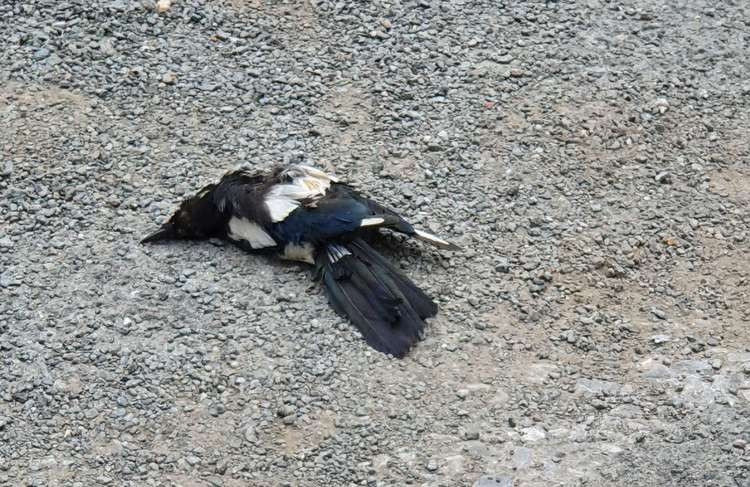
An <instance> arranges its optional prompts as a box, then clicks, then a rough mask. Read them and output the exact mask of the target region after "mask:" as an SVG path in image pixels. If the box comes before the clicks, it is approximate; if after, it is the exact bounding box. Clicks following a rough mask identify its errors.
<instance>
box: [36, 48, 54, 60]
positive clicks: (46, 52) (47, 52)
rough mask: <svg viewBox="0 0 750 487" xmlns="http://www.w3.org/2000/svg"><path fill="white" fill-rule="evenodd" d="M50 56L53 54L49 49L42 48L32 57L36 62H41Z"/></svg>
mask: <svg viewBox="0 0 750 487" xmlns="http://www.w3.org/2000/svg"><path fill="white" fill-rule="evenodd" d="M50 54H52V53H51V52H50V50H49V49H47V48H46V47H41V48H39V49H37V50H36V51H34V54H33V55H32V57H33V58H34V59H35V60H36V61H41V60H43V59H47V58H48V57H49V56H50Z"/></svg>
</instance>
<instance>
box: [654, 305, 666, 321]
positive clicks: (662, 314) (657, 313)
mask: <svg viewBox="0 0 750 487" xmlns="http://www.w3.org/2000/svg"><path fill="white" fill-rule="evenodd" d="M651 314H653V315H654V316H656V317H657V318H659V319H660V320H666V319H667V314H666V313H665V312H664V311H662V310H660V309H659V308H651Z"/></svg>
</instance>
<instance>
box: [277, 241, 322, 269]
mask: <svg viewBox="0 0 750 487" xmlns="http://www.w3.org/2000/svg"><path fill="white" fill-rule="evenodd" d="M314 251H315V247H313V246H312V244H311V243H310V242H304V243H302V245H296V244H293V243H290V244H286V247H284V253H283V254H281V258H282V259H285V260H296V261H300V262H307V263H308V264H314V263H315V259H314V258H313V252H314Z"/></svg>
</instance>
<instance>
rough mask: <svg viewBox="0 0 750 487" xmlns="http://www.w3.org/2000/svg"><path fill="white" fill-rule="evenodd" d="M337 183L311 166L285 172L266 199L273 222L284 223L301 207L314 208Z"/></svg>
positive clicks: (334, 179) (294, 168)
mask: <svg viewBox="0 0 750 487" xmlns="http://www.w3.org/2000/svg"><path fill="white" fill-rule="evenodd" d="M337 181H338V180H337V179H336V178H335V177H334V176H331V175H329V174H326V173H325V172H323V171H321V170H319V169H316V168H314V167H310V166H304V165H295V166H291V167H289V168H288V169H286V170H284V171H283V172H282V173H281V174H280V182H279V183H278V184H274V185H273V186H271V187H270V188H269V190H268V192H267V193H266V195H265V197H264V204H265V207H266V209H267V210H268V213H269V215H270V217H271V221H273V222H280V221H283V220H284V219H285V218H286V217H287V216H289V214H290V213H292V212H293V211H294V210H296V209H297V208H299V207H300V206H303V205H304V206H314V205H315V203H316V202H317V201H318V200H320V199H321V198H323V197H324V196H325V194H326V192H327V191H328V189H329V188H330V187H331V184H332V183H335V182H337Z"/></svg>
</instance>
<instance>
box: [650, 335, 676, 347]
mask: <svg viewBox="0 0 750 487" xmlns="http://www.w3.org/2000/svg"><path fill="white" fill-rule="evenodd" d="M650 340H651V341H652V342H653V343H654V344H656V345H661V344H662V343H667V342H669V341H671V340H672V337H670V336H669V335H653V336H652V337H651V338H650Z"/></svg>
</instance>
